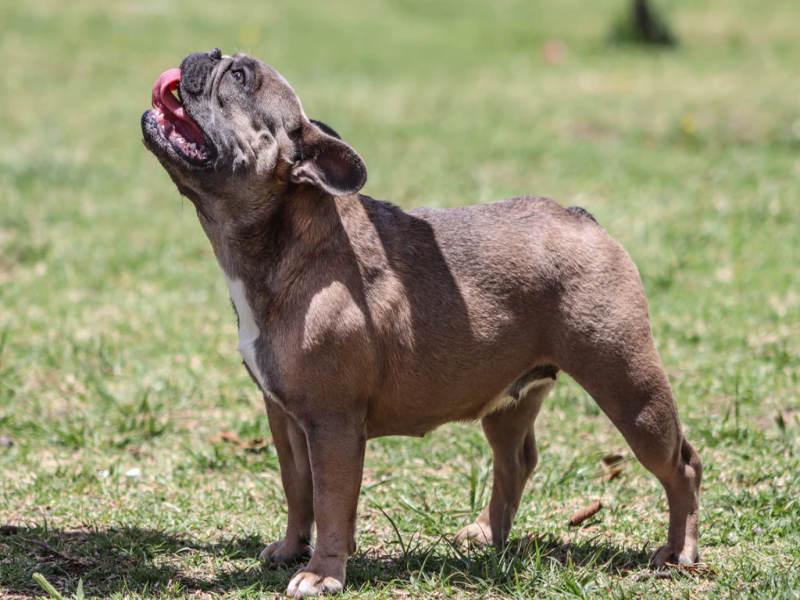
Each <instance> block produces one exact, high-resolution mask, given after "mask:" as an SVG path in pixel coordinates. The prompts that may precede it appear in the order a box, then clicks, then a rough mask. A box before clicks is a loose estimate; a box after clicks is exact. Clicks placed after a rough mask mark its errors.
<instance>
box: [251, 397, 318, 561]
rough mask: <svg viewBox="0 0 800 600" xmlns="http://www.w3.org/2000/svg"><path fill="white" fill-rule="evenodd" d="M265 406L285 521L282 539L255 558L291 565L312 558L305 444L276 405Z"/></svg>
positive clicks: (296, 427) (311, 508)
mask: <svg viewBox="0 0 800 600" xmlns="http://www.w3.org/2000/svg"><path fill="white" fill-rule="evenodd" d="M266 404H267V416H268V417H269V428H270V431H271V432H272V439H273V442H274V443H275V448H276V450H277V451H278V462H279V463H280V467H281V481H282V483H283V492H284V494H286V503H287V504H288V509H289V518H288V522H287V525H286V535H285V536H284V538H283V539H282V540H278V541H277V542H272V543H271V544H270V545H269V546H267V547H266V548H264V551H263V552H262V553H261V555H260V556H259V558H260V559H261V560H263V561H270V562H279V563H293V562H296V561H298V560H300V559H302V558H308V557H310V556H311V555H312V554H313V550H312V548H311V534H312V530H313V528H314V488H313V484H312V478H311V464H310V463H309V460H308V442H307V441H306V434H305V432H304V431H303V430H302V429H301V428H300V426H299V425H298V424H297V422H296V421H295V420H294V419H293V418H292V417H290V416H289V415H287V414H286V412H284V410H283V409H282V408H281V407H280V406H279V405H278V404H276V403H275V402H273V401H271V400H269V399H268V400H267V401H266Z"/></svg>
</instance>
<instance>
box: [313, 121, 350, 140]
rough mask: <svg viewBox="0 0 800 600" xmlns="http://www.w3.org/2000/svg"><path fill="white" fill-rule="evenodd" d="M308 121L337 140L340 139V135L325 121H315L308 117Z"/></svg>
mask: <svg viewBox="0 0 800 600" xmlns="http://www.w3.org/2000/svg"><path fill="white" fill-rule="evenodd" d="M309 121H311V122H312V123H313V124H314V125H316V126H317V127H319V128H320V129H322V131H323V132H324V133H327V134H328V135H330V136H333V137H335V138H336V139H337V140H340V139H342V136H340V135H339V134H338V133H336V130H335V129H334V128H333V127H331V126H330V125H328V124H327V123H323V122H322V121H317V120H316V119H309Z"/></svg>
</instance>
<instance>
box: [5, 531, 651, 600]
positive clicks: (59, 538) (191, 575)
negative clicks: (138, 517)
mask: <svg viewBox="0 0 800 600" xmlns="http://www.w3.org/2000/svg"><path fill="white" fill-rule="evenodd" d="M5 533H6V534H7V535H2V536H0V556H2V557H3V561H2V562H3V567H4V568H3V569H2V574H0V587H2V588H4V589H5V590H7V591H8V592H10V593H15V594H19V595H21V596H30V597H33V596H34V595H40V596H41V595H42V593H43V590H42V589H41V588H39V587H38V585H37V584H36V583H35V582H34V581H33V580H32V579H31V577H30V575H31V574H32V573H34V572H40V573H42V574H43V575H44V576H45V577H46V578H47V579H48V581H50V582H51V583H52V584H53V585H54V586H55V587H56V588H57V589H58V590H59V591H61V592H62V593H64V594H65V596H68V595H70V594H72V593H74V591H75V590H76V588H77V584H78V581H79V580H80V579H82V580H83V585H84V590H85V591H86V593H87V595H91V596H100V597H107V596H110V595H112V594H114V593H116V592H120V593H138V594H154V595H163V594H164V593H168V594H173V595H174V594H179V595H180V594H193V593H198V592H206V593H211V594H224V593H226V592H234V591H241V590H244V589H251V590H253V591H259V592H262V593H274V592H283V591H284V590H285V589H286V586H287V585H288V583H289V580H290V579H291V577H292V575H293V574H294V572H295V571H296V569H297V566H296V565H295V566H286V565H262V564H260V563H257V562H256V561H255V560H254V557H257V556H258V554H259V552H260V551H261V550H262V549H263V546H264V543H263V540H262V539H261V538H260V536H255V535H253V536H246V537H235V538H232V539H224V538H220V539H218V540H215V541H213V542H210V543H202V542H198V541H197V540H195V539H192V538H191V537H189V536H184V535H180V534H177V533H169V532H165V531H159V530H152V529H141V528H137V527H124V528H108V529H94V530H57V529H47V528H40V527H35V528H29V529H27V528H19V529H18V530H16V531H13V532H11V533H10V534H9V532H5ZM645 565H647V555H646V554H645V553H644V552H643V551H640V550H631V549H625V548H619V547H617V546H614V545H610V544H607V543H599V542H597V541H592V540H588V541H580V542H564V541H562V540H560V539H558V538H555V537H552V536H533V537H527V538H520V539H516V540H512V542H511V543H510V544H509V545H508V546H507V547H506V548H504V549H503V550H495V549H482V550H480V549H479V550H470V549H462V548H459V547H457V546H455V545H453V544H452V543H451V542H450V541H448V540H446V539H440V540H426V541H418V542H417V543H416V544H415V545H414V547H413V548H411V549H409V548H399V547H397V548H396V547H394V546H390V547H389V548H388V549H385V550H384V551H375V550H374V549H366V550H364V551H359V552H358V553H356V554H355V555H354V556H353V557H352V558H351V559H350V561H349V563H348V568H347V578H348V588H349V589H351V590H352V589H359V588H361V587H363V586H375V587H377V588H379V589H386V588H391V587H392V586H395V585H397V586H398V588H399V589H400V588H402V587H403V586H404V583H403V582H406V581H409V580H410V579H411V578H414V579H417V580H420V579H421V580H427V581H428V582H430V583H433V582H436V581H439V582H445V581H446V583H447V585H448V586H449V587H451V588H463V589H464V590H467V589H472V590H474V589H475V584H476V582H480V586H481V587H484V588H486V591H487V592H494V593H499V594H502V593H503V592H509V591H512V590H513V589H514V587H515V586H516V585H518V576H517V574H518V573H522V572H528V574H534V575H535V574H536V573H537V572H541V571H542V569H551V568H562V569H567V570H568V569H572V568H579V567H591V568H594V569H600V570H602V571H604V572H606V573H609V574H616V575H624V574H626V573H627V572H630V571H633V570H640V569H642V567H644V566H645ZM399 589H398V591H399Z"/></svg>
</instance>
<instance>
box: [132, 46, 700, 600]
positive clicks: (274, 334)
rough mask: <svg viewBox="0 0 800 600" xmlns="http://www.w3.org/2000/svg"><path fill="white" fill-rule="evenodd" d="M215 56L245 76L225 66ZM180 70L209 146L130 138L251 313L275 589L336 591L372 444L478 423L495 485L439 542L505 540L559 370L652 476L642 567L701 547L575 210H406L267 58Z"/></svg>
mask: <svg viewBox="0 0 800 600" xmlns="http://www.w3.org/2000/svg"><path fill="white" fill-rule="evenodd" d="M234 68H242V69H244V70H245V72H246V73H247V82H248V85H246V86H244V87H242V86H240V85H238V84H237V83H235V82H233V80H229V79H228V78H227V77H226V74H227V73H228V72H229V71H230V70H231V69H234ZM181 70H182V79H181V94H182V97H183V102H184V106H185V108H186V110H187V112H188V113H189V114H191V115H192V116H193V118H194V119H195V120H196V121H197V123H198V125H199V126H200V128H201V129H202V130H203V132H204V135H205V136H206V138H207V141H208V142H209V145H210V146H211V147H213V148H214V149H215V152H216V157H215V158H214V159H213V160H212V161H211V163H210V164H209V165H206V166H194V165H191V164H188V163H187V162H186V161H184V160H182V159H181V158H180V157H179V156H177V155H176V153H175V151H174V150H171V149H170V148H168V147H166V146H165V145H164V144H163V143H161V142H160V141H159V140H158V139H157V135H158V133H157V132H156V131H154V129H153V127H152V123H151V122H150V121H149V120H148V114H147V113H145V116H144V117H143V130H144V133H145V143H146V145H147V146H148V148H150V149H151V150H152V151H153V152H154V153H155V154H156V155H157V156H158V157H159V159H160V160H161V162H162V164H163V165H164V167H165V168H166V169H167V171H168V172H169V173H170V175H171V176H172V178H173V180H174V181H175V182H176V184H177V185H178V188H179V189H180V190H181V192H182V193H184V194H185V195H187V196H188V197H189V198H190V199H191V200H192V201H193V202H194V204H195V205H196V207H197V212H198V215H199V218H200V222H201V224H202V226H203V228H204V230H205V232H206V234H207V235H208V237H209V239H210V241H211V244H212V246H213V248H214V252H215V254H216V257H217V260H218V262H219V264H220V266H221V268H222V270H223V271H224V272H225V274H226V277H227V278H228V280H229V281H240V282H241V284H242V285H243V289H244V290H245V295H246V301H247V306H248V307H249V308H248V309H249V310H251V311H252V316H253V318H254V321H255V323H256V324H257V328H258V333H257V338H256V339H255V341H254V342H253V348H254V357H255V358H254V359H253V361H254V362H253V363H252V364H247V366H248V368H249V369H250V370H251V372H254V373H260V374H261V377H262V379H261V381H262V382H263V386H262V388H263V392H264V395H265V399H266V403H267V412H268V415H269V421H270V426H271V429H272V431H273V437H274V441H275V445H276V448H277V451H278V456H279V459H280V466H281V477H282V480H283V484H284V489H285V492H286V497H287V502H288V505H289V520H288V526H287V531H286V536H285V537H284V538H283V539H282V540H280V541H278V542H275V543H273V544H271V545H270V546H268V547H267V548H266V549H265V550H264V552H263V553H262V558H263V559H265V560H273V561H281V562H290V561H295V560H297V559H299V558H302V557H308V556H311V560H310V561H309V562H308V564H307V565H306V566H305V567H303V568H302V569H300V571H299V572H298V574H297V575H296V576H295V577H294V578H293V579H292V581H291V583H290V584H289V589H288V593H289V594H290V595H293V596H295V597H302V596H304V595H309V594H314V593H319V592H324V591H336V590H339V589H341V588H342V586H343V584H344V577H345V565H346V561H347V557H348V556H349V555H350V554H351V553H352V552H353V551H354V549H355V520H356V505H357V502H358V495H359V488H360V482H361V471H362V465H363V460H364V449H365V443H366V440H367V439H369V438H374V437H379V436H385V435H422V434H424V433H426V432H428V431H430V430H432V429H434V428H436V427H437V426H439V425H441V424H443V423H447V422H451V421H463V420H472V419H479V418H480V419H481V422H482V425H483V429H484V431H485V433H486V437H487V439H488V441H489V444H490V445H491V447H492V451H493V453H494V483H493V488H492V496H491V500H490V502H489V506H487V508H486V510H484V511H483V513H481V515H480V516H479V517H478V519H477V520H476V522H475V523H473V524H471V525H469V526H467V527H465V528H464V529H462V530H461V531H460V532H459V533H458V534H457V535H456V538H457V539H459V540H471V541H473V542H474V543H481V544H503V543H504V542H505V541H506V539H507V537H508V534H509V530H510V528H511V525H512V523H513V520H514V516H515V514H516V512H517V510H518V509H519V503H520V498H521V495H522V491H523V488H524V485H525V482H526V481H527V479H528V477H529V476H530V474H531V472H532V471H533V469H534V467H535V466H536V461H537V454H536V441H535V437H534V432H533V422H534V420H535V418H536V415H537V414H538V412H539V408H540V406H541V404H542V401H543V400H544V398H545V396H546V395H547V393H548V392H549V391H550V390H551V389H552V387H553V386H554V385H555V381H554V380H555V379H556V374H557V373H558V371H559V370H562V371H564V372H566V373H568V374H570V375H571V376H572V377H574V378H575V380H576V381H577V382H578V383H579V384H580V385H581V386H583V387H584V388H585V389H586V390H587V391H588V392H589V393H590V394H591V395H592V397H593V398H594V399H595V400H596V401H597V403H598V405H599V406H600V407H601V408H602V410H603V411H604V412H605V413H606V414H607V415H608V417H609V418H610V419H611V421H612V422H613V423H614V424H615V425H616V426H617V427H618V428H619V430H620V431H621V432H622V434H623V435H624V436H625V439H626V440H627V441H628V443H629V444H630V446H631V448H632V449H633V451H634V453H635V455H636V456H637V458H638V459H639V460H640V461H641V462H642V464H643V465H644V466H645V467H646V468H647V469H649V470H650V471H651V472H652V473H653V474H655V475H656V477H658V479H659V480H660V481H661V482H662V484H663V485H664V488H665V490H666V493H667V498H668V501H669V509H670V525H669V536H668V540H667V544H666V545H665V546H663V547H661V548H659V549H658V550H656V551H655V552H654V553H653V556H652V562H653V563H654V564H656V565H659V566H660V565H663V564H664V563H665V562H667V561H670V562H679V563H683V564H691V563H693V562H694V561H696V560H697V559H698V517H699V487H700V479H701V472H702V466H701V462H700V458H699V456H698V455H697V453H696V452H695V451H694V450H693V449H692V447H691V446H690V445H689V443H688V442H687V441H686V439H685V438H684V437H683V434H682V432H681V424H680V420H679V418H678V413H677V409H676V405H675V401H674V399H673V396H672V392H671V390H670V386H669V382H668V380H667V376H666V374H665V373H664V369H663V368H662V366H661V362H660V360H659V357H658V354H657V352H656V348H655V344H654V342H653V338H652V335H651V331H650V326H649V322H648V309H647V302H646V299H645V295H644V291H643V289H642V285H641V282H640V280H639V276H638V273H637V270H636V267H635V266H634V264H633V263H632V262H631V260H630V258H629V257H628V255H627V254H626V252H625V251H624V250H623V249H622V247H621V246H620V245H619V244H617V243H616V242H615V241H614V240H613V239H611V237H610V236H609V235H608V234H607V233H606V231H605V230H604V229H603V228H602V227H600V226H599V225H598V224H597V223H596V222H595V221H594V219H593V218H592V217H591V215H589V214H588V213H586V212H585V211H583V210H582V209H577V208H575V207H573V208H571V209H570V210H569V211H567V210H566V209H564V208H562V207H561V206H560V205H558V204H556V203H555V202H553V201H551V200H548V199H545V198H534V197H527V196H525V197H517V198H511V199H508V200H503V201H501V202H496V203H493V204H487V205H479V206H469V207H463V208H455V209H450V210H435V209H428V208H423V209H418V210H414V211H411V212H403V211H402V210H400V209H399V208H397V207H395V206H393V205H391V204H388V203H385V202H379V201H376V200H373V199H372V198H369V197H367V196H363V195H359V194H358V193H357V192H358V189H360V188H361V186H362V185H363V184H364V182H365V180H366V168H365V167H364V166H363V162H362V161H361V159H360V157H358V155H357V154H356V153H355V151H353V150H352V148H350V147H349V146H347V145H346V144H345V143H344V142H342V141H340V140H338V139H337V137H336V136H335V132H333V131H332V130H330V129H329V128H327V127H325V126H318V125H316V124H314V123H313V122H311V121H310V120H309V119H307V118H306V116H305V114H304V113H303V111H302V108H301V106H300V102H299V100H297V97H296V95H295V94H294V92H293V91H292V90H291V88H290V87H289V85H288V84H287V83H286V82H285V80H283V78H281V77H280V76H279V75H278V74H277V73H276V72H275V71H274V70H272V69H271V68H270V67H268V66H266V65H264V64H263V63H260V62H258V61H256V60H255V59H253V58H251V57H249V56H246V55H237V56H235V57H222V56H221V55H220V54H219V52H218V51H212V52H206V53H197V54H193V55H190V56H189V57H187V58H186V60H184V62H183V64H182V65H181ZM237 85H238V87H237ZM332 134H333V135H332ZM240 317H241V315H240ZM243 354H244V353H243ZM254 378H255V379H256V380H257V381H258V375H254ZM315 523H316V526H317V531H318V534H317V540H316V544H315V545H314V546H313V551H312V544H311V538H312V531H313V527H314V524H315Z"/></svg>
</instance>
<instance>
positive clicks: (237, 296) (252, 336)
mask: <svg viewBox="0 0 800 600" xmlns="http://www.w3.org/2000/svg"><path fill="white" fill-rule="evenodd" d="M225 281H227V282H228V290H229V291H230V294H231V302H233V307H234V308H235V309H236V314H237V316H238V318H239V345H238V346H237V347H236V349H237V350H238V351H239V354H241V355H242V358H243V359H244V362H245V364H246V365H247V368H248V369H250V372H251V373H252V374H253V377H255V378H256V381H257V382H258V384H259V385H260V386H261V389H262V390H263V391H264V392H267V391H268V390H269V387H268V386H267V382H266V380H265V379H264V376H263V374H262V373H261V369H260V368H259V367H258V361H257V360H256V341H257V340H258V337H259V335H261V333H260V331H259V329H258V325H257V324H256V320H255V316H254V314H253V309H252V307H251V306H250V303H249V302H248V301H247V293H246V292H245V288H244V283H243V282H242V280H241V279H231V278H229V277H228V276H227V275H226V276H225Z"/></svg>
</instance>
